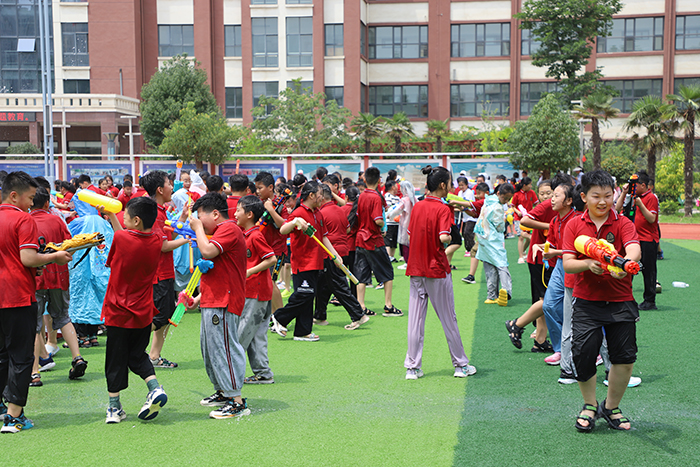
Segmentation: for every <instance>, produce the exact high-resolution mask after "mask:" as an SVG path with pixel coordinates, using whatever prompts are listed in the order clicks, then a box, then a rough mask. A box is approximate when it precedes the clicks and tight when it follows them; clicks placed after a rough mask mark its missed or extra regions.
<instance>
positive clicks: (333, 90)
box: [326, 86, 364, 112]
mask: <svg viewBox="0 0 700 467" xmlns="http://www.w3.org/2000/svg"><path fill="white" fill-rule="evenodd" d="M330 101H335V103H336V104H338V107H342V106H343V87H342V86H326V104H328V103H329V102H330ZM362 111H363V112H364V109H362Z"/></svg>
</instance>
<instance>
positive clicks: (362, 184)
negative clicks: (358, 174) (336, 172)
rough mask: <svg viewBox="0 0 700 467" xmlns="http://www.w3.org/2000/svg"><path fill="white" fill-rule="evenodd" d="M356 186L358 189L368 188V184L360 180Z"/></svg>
mask: <svg viewBox="0 0 700 467" xmlns="http://www.w3.org/2000/svg"><path fill="white" fill-rule="evenodd" d="M355 186H356V187H358V188H359V187H361V186H363V187H365V188H367V184H366V183H365V182H364V181H362V180H358V181H357V183H355Z"/></svg>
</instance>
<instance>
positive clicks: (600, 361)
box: [595, 355, 603, 366]
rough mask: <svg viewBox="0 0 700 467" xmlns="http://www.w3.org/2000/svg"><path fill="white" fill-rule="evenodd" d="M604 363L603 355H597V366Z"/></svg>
mask: <svg viewBox="0 0 700 467" xmlns="http://www.w3.org/2000/svg"><path fill="white" fill-rule="evenodd" d="M602 364H603V357H601V356H600V355H598V357H596V359H595V366H600V365H602Z"/></svg>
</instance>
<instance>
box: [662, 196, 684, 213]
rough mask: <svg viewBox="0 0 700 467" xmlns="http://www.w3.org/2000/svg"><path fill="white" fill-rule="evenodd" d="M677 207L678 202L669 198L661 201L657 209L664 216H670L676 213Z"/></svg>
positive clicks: (678, 205) (678, 207) (678, 206)
mask: <svg viewBox="0 0 700 467" xmlns="http://www.w3.org/2000/svg"><path fill="white" fill-rule="evenodd" d="M679 209H680V204H678V203H677V202H676V201H673V200H671V199H669V200H666V201H662V202H661V204H659V210H660V211H661V214H663V215H664V216H672V215H674V214H677V213H678V210H679Z"/></svg>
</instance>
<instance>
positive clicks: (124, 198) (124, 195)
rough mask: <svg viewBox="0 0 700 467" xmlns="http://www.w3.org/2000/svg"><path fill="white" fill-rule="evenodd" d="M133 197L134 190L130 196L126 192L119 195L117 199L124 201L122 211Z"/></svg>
mask: <svg viewBox="0 0 700 467" xmlns="http://www.w3.org/2000/svg"><path fill="white" fill-rule="evenodd" d="M133 197H134V193H133V191H132V192H131V195H130V196H127V195H126V194H125V193H122V194H121V195H119V197H118V198H117V199H118V200H119V202H120V203H122V211H123V210H124V209H126V203H128V202H129V201H130V200H131V198H133Z"/></svg>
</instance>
